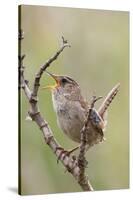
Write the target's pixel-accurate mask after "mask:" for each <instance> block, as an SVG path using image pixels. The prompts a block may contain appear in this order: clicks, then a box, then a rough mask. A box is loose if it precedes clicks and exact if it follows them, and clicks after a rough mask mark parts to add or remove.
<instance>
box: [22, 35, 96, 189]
mask: <svg viewBox="0 0 133 200" xmlns="http://www.w3.org/2000/svg"><path fill="white" fill-rule="evenodd" d="M21 33H22V31H20V33H19V88H22V89H23V90H24V93H25V95H26V97H27V99H28V101H29V104H30V110H29V115H30V116H31V118H32V120H34V121H35V122H36V124H37V125H38V127H39V128H40V130H41V131H42V134H43V137H44V140H45V142H46V143H47V144H48V145H49V147H50V148H51V150H52V151H53V153H54V154H55V155H56V157H57V159H59V160H60V161H61V162H62V164H63V165H64V167H65V168H66V170H67V171H68V172H70V173H71V174H72V175H73V177H74V178H75V179H76V181H77V182H78V183H79V185H80V186H81V188H82V189H83V190H84V191H86V190H87V191H92V190H93V189H92V186H91V185H90V183H89V182H87V181H86V182H85V183H83V181H79V177H80V174H81V173H80V167H79V166H78V164H77V161H76V160H75V159H74V157H70V155H67V154H65V153H62V150H61V148H60V147H61V146H60V145H59V143H58V142H57V141H56V139H55V138H54V136H53V133H52V130H51V128H50V126H49V125H48V123H47V121H46V120H45V119H43V117H42V115H41V113H40V111H39V107H38V99H37V94H38V89H39V86H40V79H41V76H42V74H43V72H44V71H45V70H46V69H47V68H48V67H49V66H50V64H51V63H52V62H54V61H55V60H56V59H57V58H58V56H59V55H60V54H61V52H62V51H63V50H64V48H65V47H70V45H69V44H68V43H67V41H66V40H65V39H64V37H62V40H63V44H62V46H61V48H60V49H59V50H58V51H57V52H56V53H55V54H54V55H53V56H52V57H51V58H50V59H49V60H48V61H46V63H45V64H44V65H43V66H41V67H40V69H39V71H38V73H37V74H36V76H35V80H34V84H33V90H32V91H31V90H30V88H29V86H28V81H27V80H25V77H24V66H23V59H24V57H25V56H24V55H21V40H22V39H23V36H22V34H21ZM85 178H86V177H85ZM86 179H87V178H86Z"/></svg>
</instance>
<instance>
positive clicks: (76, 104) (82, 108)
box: [43, 71, 120, 152]
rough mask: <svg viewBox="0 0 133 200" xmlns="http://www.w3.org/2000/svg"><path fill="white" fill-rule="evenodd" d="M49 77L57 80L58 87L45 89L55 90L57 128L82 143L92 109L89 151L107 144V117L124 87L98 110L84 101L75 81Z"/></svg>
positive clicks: (53, 76) (53, 95)
mask: <svg viewBox="0 0 133 200" xmlns="http://www.w3.org/2000/svg"><path fill="white" fill-rule="evenodd" d="M46 73H47V74H48V75H50V76H51V77H52V78H53V79H54V80H55V84H54V85H48V86H45V87H43V89H50V90H51V93H52V102H53V108H54V110H55V112H56V116H57V124H58V126H59V128H60V129H61V130H62V131H63V133H64V134H65V135H66V136H68V137H69V138H70V139H71V140H73V141H74V142H76V143H80V142H81V130H82V128H83V126H84V124H85V120H86V119H87V115H88V110H89V109H91V115H90V123H89V126H88V127H87V129H86V144H87V149H89V148H90V147H91V146H93V145H95V144H98V143H100V142H102V141H104V140H105V138H104V131H105V128H106V124H107V122H106V119H105V113H106V112H107V108H108V107H109V105H110V103H111V102H112V100H113V98H114V97H115V95H116V94H117V92H118V91H119V87H120V84H119V83H118V84H117V85H116V86H115V87H113V89H112V90H111V91H110V92H109V93H108V95H107V97H106V98H105V100H104V101H103V103H102V104H101V106H100V108H99V109H98V110H96V109H95V108H90V103H89V102H88V101H87V100H86V99H85V98H84V97H83V95H82V92H81V89H80V86H79V84H78V83H77V81H75V80H74V79H73V78H71V77H69V76H66V75H55V74H52V73H50V72H48V71H46ZM98 99H100V98H98ZM77 148H78V147H76V148H74V149H73V150H76V149H77ZM73 150H71V151H70V152H73Z"/></svg>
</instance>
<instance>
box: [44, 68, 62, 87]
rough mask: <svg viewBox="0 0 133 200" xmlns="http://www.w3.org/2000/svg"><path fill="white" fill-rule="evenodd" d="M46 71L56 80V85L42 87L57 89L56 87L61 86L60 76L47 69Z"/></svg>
mask: <svg viewBox="0 0 133 200" xmlns="http://www.w3.org/2000/svg"><path fill="white" fill-rule="evenodd" d="M46 73H47V74H48V75H50V76H51V77H52V78H53V79H54V80H55V82H56V83H55V84H54V85H48V86H45V87H42V89H55V88H57V87H59V86H60V76H58V75H55V74H51V73H50V72H48V71H46Z"/></svg>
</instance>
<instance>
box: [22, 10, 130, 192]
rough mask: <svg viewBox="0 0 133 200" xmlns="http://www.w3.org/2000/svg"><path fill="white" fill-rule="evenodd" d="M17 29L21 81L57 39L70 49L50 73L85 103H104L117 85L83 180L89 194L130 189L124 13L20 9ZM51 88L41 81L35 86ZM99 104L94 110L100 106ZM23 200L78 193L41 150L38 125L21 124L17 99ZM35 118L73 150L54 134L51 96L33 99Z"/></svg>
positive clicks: (56, 131) (57, 131)
mask: <svg viewBox="0 0 133 200" xmlns="http://www.w3.org/2000/svg"><path fill="white" fill-rule="evenodd" d="M21 27H22V29H23V30H24V32H25V38H24V40H23V44H22V52H23V53H24V54H26V58H25V60H24V64H25V66H26V69H25V76H26V79H28V80H29V81H30V86H31V87H32V83H33V80H34V76H35V73H36V72H37V71H38V69H39V67H40V66H41V65H42V64H43V63H44V62H45V61H46V60H47V59H49V58H50V57H51V56H52V55H53V54H54V53H55V52H56V51H57V49H59V47H60V45H61V42H62V41H61V36H62V35H63V36H64V37H65V39H67V40H68V41H69V43H70V44H71V48H67V49H65V50H64V51H63V53H62V54H61V55H60V57H59V58H58V59H57V60H56V61H55V62H54V63H53V64H52V65H51V66H50V68H49V71H51V72H53V73H55V74H65V75H69V76H71V77H73V78H74V79H75V80H76V81H77V82H78V83H79V84H80V86H81V89H82V93H83V95H84V96H85V97H86V98H87V99H88V100H90V99H91V97H92V95H93V94H94V93H95V94H96V95H97V96H99V95H100V96H103V97H104V96H105V95H106V94H107V93H108V92H109V90H110V89H111V88H112V87H113V86H114V85H115V84H117V83H118V82H120V84H121V87H120V92H119V94H118V95H117V97H116V98H115V100H114V101H113V103H112V104H111V106H110V108H109V111H108V125H107V130H106V133H105V137H106V141H105V142H104V143H102V144H100V145H96V146H95V147H93V148H91V149H90V150H89V151H88V152H87V155H86V156H87V160H88V168H87V170H86V172H87V174H88V177H89V180H90V182H91V184H92V185H93V187H94V189H95V190H109V189H122V188H128V187H129V13H128V12H122V11H106V10H90V9H77V8H58V7H44V6H22V16H21ZM51 83H53V80H52V79H51V78H50V77H48V76H47V75H46V74H44V75H43V77H42V79H41V86H46V85H48V84H51ZM100 103H101V102H100V101H99V102H98V103H97V105H96V106H97V107H98V106H99V105H100ZM20 106H21V192H22V194H45V193H59V192H77V191H81V188H80V186H79V185H78V184H77V183H76V182H75V180H74V179H73V177H72V176H71V175H70V174H69V173H65V172H64V171H65V169H64V167H63V165H62V164H61V163H59V164H57V163H56V157H55V155H54V154H53V153H52V152H51V150H50V149H49V147H48V146H47V145H46V144H45V142H44V139H43V136H42V133H41V131H40V130H39V129H38V127H37V126H36V124H35V123H34V122H31V121H26V120H25V118H26V116H27V111H28V109H29V104H28V102H27V99H26V98H25V95H24V94H23V92H22V95H21V105H20ZM39 106H40V110H41V113H42V114H43V116H44V117H45V119H46V120H47V121H48V122H49V124H50V126H51V128H52V130H53V132H54V136H55V137H56V139H57V140H58V141H59V143H60V144H61V145H62V146H63V147H64V148H65V149H71V148H73V147H75V146H76V145H77V144H76V143H74V142H72V141H71V140H70V139H69V138H67V137H66V136H65V135H64V134H63V133H62V131H61V130H60V129H59V128H58V126H57V123H56V115H55V113H54V110H53V106H52V100H51V93H50V91H47V90H40V91H39Z"/></svg>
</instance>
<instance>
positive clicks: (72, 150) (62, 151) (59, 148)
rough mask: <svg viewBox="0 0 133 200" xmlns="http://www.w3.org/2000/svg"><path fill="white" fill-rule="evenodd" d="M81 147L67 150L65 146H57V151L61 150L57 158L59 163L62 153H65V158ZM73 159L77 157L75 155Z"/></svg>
mask: <svg viewBox="0 0 133 200" xmlns="http://www.w3.org/2000/svg"><path fill="white" fill-rule="evenodd" d="M78 148H79V146H78V147H75V148H74V149H71V150H65V149H64V148H63V147H57V148H56V151H58V150H60V154H59V156H58V158H57V163H58V162H59V160H60V159H61V157H62V155H63V160H64V158H65V157H66V156H68V157H69V156H70V155H71V154H72V153H73V152H74V151H76V150H77V149H78ZM72 158H73V159H75V156H73V157H72Z"/></svg>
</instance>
